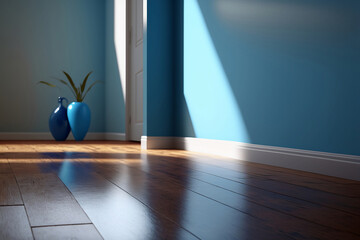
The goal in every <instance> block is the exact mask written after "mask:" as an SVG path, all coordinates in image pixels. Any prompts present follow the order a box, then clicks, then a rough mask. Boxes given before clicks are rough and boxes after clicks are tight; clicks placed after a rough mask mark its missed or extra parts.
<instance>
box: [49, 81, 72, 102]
mask: <svg viewBox="0 0 360 240" xmlns="http://www.w3.org/2000/svg"><path fill="white" fill-rule="evenodd" d="M53 78H54V79H55V80H58V81H59V82H61V83H62V84H64V85H66V86H67V87H68V88H69V89H70V92H71V93H72V94H73V95H74V97H75V99H76V94H75V92H74V89H72V88H71V87H70V85H69V84H68V83H67V82H66V81H64V80H62V79H60V78H55V77H53Z"/></svg>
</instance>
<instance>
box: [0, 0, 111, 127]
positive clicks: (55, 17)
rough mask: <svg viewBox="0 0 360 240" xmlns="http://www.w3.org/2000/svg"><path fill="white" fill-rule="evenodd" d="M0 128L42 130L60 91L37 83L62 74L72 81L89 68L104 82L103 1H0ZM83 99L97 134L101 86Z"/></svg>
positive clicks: (101, 120)
mask: <svg viewBox="0 0 360 240" xmlns="http://www.w3.org/2000/svg"><path fill="white" fill-rule="evenodd" d="M0 33H1V34H0V43H1V44H0V53H1V54H0V76H1V80H0V112H1V117H0V132H47V131H48V118H49V115H50V113H51V111H52V110H53V109H54V108H55V107H56V106H57V97H58V96H59V95H64V96H66V97H68V98H69V100H74V99H73V98H72V96H71V94H70V93H69V92H68V90H67V89H65V88H64V89H62V90H61V91H59V90H56V89H51V88H47V87H46V86H41V85H36V83H37V82H38V81H40V80H44V81H49V80H51V77H63V76H62V73H61V70H65V71H68V72H69V73H70V74H71V75H72V76H73V78H74V79H75V80H80V79H82V78H83V77H84V76H85V74H86V73H87V72H88V71H90V70H94V75H93V78H92V79H91V80H103V81H105V69H104V60H105V44H104V43H105V4H104V1H102V0H76V1H73V0H52V1H48V0H32V1H28V0H17V1H10V0H8V1H0ZM85 102H86V103H88V105H89V106H90V108H91V111H92V123H91V127H90V131H92V132H102V131H104V129H105V127H104V124H105V119H104V114H105V111H104V84H101V85H97V86H96V87H94V88H93V90H92V91H91V92H90V93H89V94H88V96H87V97H86V99H85Z"/></svg>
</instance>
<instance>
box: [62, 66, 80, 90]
mask: <svg viewBox="0 0 360 240" xmlns="http://www.w3.org/2000/svg"><path fill="white" fill-rule="evenodd" d="M63 73H64V74H65V76H66V78H67V80H68V81H69V83H70V85H71V87H72V88H73V89H74V92H75V94H76V95H78V90H77V88H76V87H75V84H74V81H73V80H72V78H71V77H70V75H69V74H68V73H67V72H65V71H63Z"/></svg>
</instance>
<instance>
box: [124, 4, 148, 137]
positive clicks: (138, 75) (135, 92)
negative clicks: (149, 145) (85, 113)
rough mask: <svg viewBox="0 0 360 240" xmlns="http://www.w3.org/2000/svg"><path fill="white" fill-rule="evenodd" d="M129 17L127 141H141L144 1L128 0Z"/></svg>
mask: <svg viewBox="0 0 360 240" xmlns="http://www.w3.org/2000/svg"><path fill="white" fill-rule="evenodd" d="M145 1H146V0H145ZM127 15H128V16H127V18H126V19H127V23H128V24H127V27H128V31H127V32H128V41H127V62H128V72H129V74H128V78H127V84H126V86H127V87H126V92H127V94H126V115H127V121H126V136H127V140H131V141H140V139H141V135H142V131H143V0H128V1H127Z"/></svg>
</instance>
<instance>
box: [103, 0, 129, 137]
mask: <svg viewBox="0 0 360 240" xmlns="http://www.w3.org/2000/svg"><path fill="white" fill-rule="evenodd" d="M105 18H106V20H105V25H106V27H105V31H106V35H105V36H106V39H105V78H106V86H105V113H106V114H105V117H106V122H105V130H106V132H116V133H125V100H124V95H123V86H122V85H121V78H120V70H121V69H120V66H119V63H118V61H117V57H118V56H117V54H124V53H121V52H118V53H117V52H116V48H115V38H114V0H106V5H105Z"/></svg>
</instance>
